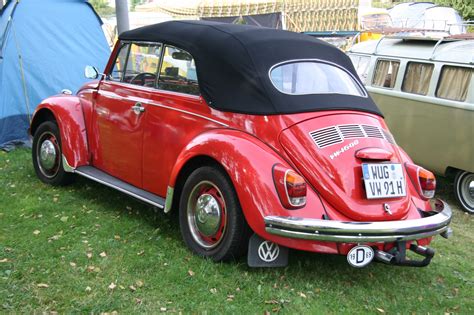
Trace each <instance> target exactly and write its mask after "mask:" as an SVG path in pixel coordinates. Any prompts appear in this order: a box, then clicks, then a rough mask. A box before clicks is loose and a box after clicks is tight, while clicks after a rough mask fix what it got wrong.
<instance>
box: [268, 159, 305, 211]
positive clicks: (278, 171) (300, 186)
mask: <svg viewBox="0 0 474 315" xmlns="http://www.w3.org/2000/svg"><path fill="white" fill-rule="evenodd" d="M273 181H274V182H275V188H276V190H277V192H278V197H279V198H280V201H281V203H282V205H283V206H284V207H285V208H287V209H298V208H302V207H304V206H305V205H306V189H307V187H306V181H305V180H304V178H303V177H302V176H301V175H299V174H298V173H296V172H295V171H293V170H292V169H289V168H287V167H284V166H283V165H281V164H276V165H275V166H274V167H273Z"/></svg>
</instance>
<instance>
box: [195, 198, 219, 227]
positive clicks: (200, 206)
mask: <svg viewBox="0 0 474 315" xmlns="http://www.w3.org/2000/svg"><path fill="white" fill-rule="evenodd" d="M195 222H196V227H197V228H198V230H199V232H200V233H202V234H203V235H205V236H212V235H214V234H216V233H217V230H218V229H219V226H220V222H221V207H220V206H219V203H218V202H217V199H216V198H214V197H213V196H212V195H209V194H203V195H201V196H199V198H198V200H197V202H196V212H195Z"/></svg>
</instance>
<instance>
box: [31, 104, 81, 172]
mask: <svg viewBox="0 0 474 315" xmlns="http://www.w3.org/2000/svg"><path fill="white" fill-rule="evenodd" d="M51 117H54V119H55V120H56V122H57V124H58V127H59V132H60V136H61V145H62V153H63V155H64V157H65V158H66V162H67V164H68V166H70V167H72V168H76V167H78V166H81V165H87V164H88V161H89V158H88V156H89V154H88V152H89V150H88V146H87V133H86V127H85V122H84V114H83V111H82V105H81V101H80V100H79V98H78V97H76V96H69V95H59V96H53V97H50V98H47V99H45V100H44V101H43V102H41V104H39V105H38V107H37V108H36V110H35V113H34V114H33V120H32V121H31V127H30V133H31V135H34V133H35V132H36V129H37V128H38V126H39V125H40V124H41V123H43V122H44V121H47V120H49V119H51Z"/></svg>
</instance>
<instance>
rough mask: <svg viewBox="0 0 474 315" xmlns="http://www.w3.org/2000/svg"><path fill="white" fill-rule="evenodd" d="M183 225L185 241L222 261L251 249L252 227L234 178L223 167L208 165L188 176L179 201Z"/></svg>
mask: <svg viewBox="0 0 474 315" xmlns="http://www.w3.org/2000/svg"><path fill="white" fill-rule="evenodd" d="M209 196H210V197H209ZM199 201H202V202H201V203H199ZM216 204H217V205H218V210H219V211H209V212H208V210H210V209H211V208H212V207H214V208H212V209H214V210H216V207H215V205H216ZM199 205H201V206H202V207H200V206H199ZM203 205H206V206H203ZM198 209H202V210H201V211H199V210H198ZM203 209H204V210H203ZM205 209H207V210H205ZM217 212H219V213H220V215H217V214H216V213H217ZM201 215H202V217H201ZM198 221H199V222H198ZM179 224H180V228H181V234H182V236H183V239H184V242H185V243H186V245H187V246H188V248H189V249H190V250H191V251H192V252H194V253H195V254H197V255H199V256H202V257H207V258H210V259H212V260H214V261H216V262H219V261H228V260H232V259H236V258H238V257H240V256H242V255H244V254H245V253H246V252H247V247H248V240H249V237H250V234H251V230H250V227H249V226H248V224H247V221H246V220H245V217H244V215H243V213H242V209H241V207H240V203H239V200H238V198H237V194H236V192H235V189H234V187H233V186H232V183H231V181H230V179H229V178H228V176H227V174H225V173H224V172H223V171H221V170H220V169H217V168H214V167H211V166H204V167H201V168H198V169H196V170H195V171H194V172H192V173H191V175H190V176H189V177H188V178H187V180H186V182H185V184H184V187H183V191H182V193H181V196H180V201H179ZM206 232H207V234H206Z"/></svg>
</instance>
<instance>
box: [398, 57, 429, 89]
mask: <svg viewBox="0 0 474 315" xmlns="http://www.w3.org/2000/svg"><path fill="white" fill-rule="evenodd" d="M433 69H434V65H433V64H431V63H419V62H409V63H408V64H407V68H406V71H405V77H404V78H403V85H402V91H403V92H407V93H414V94H421V95H426V94H428V88H429V87H430V80H431V75H432V74H433Z"/></svg>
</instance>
